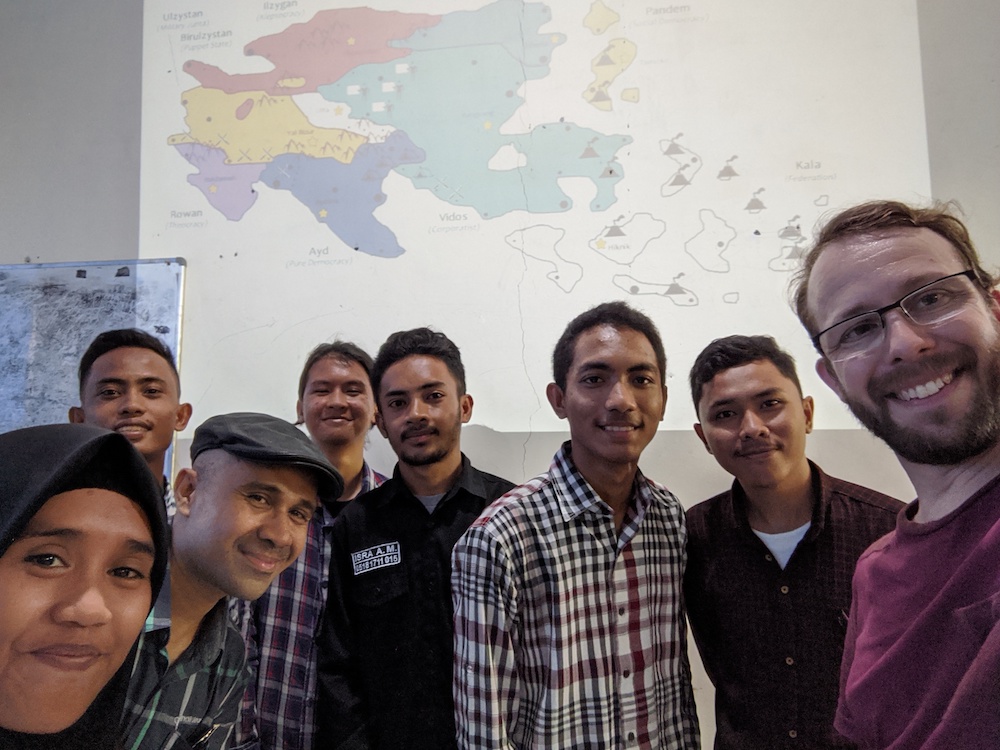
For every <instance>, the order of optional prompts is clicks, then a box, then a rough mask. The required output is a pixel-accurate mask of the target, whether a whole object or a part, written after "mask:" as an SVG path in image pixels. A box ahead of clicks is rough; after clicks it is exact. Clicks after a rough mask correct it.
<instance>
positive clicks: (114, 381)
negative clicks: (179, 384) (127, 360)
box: [94, 375, 167, 386]
mask: <svg viewBox="0 0 1000 750" xmlns="http://www.w3.org/2000/svg"><path fill="white" fill-rule="evenodd" d="M137 382H138V383H139V384H140V385H148V384H149V383H157V384H158V383H163V384H166V382H167V381H166V380H164V379H163V378H158V377H156V376H154V375H148V376H146V377H143V378H139V379H138V381H137ZM128 384H129V381H128V380H126V379H125V378H101V379H100V380H97V381H95V382H94V385H95V386H102V385H128Z"/></svg>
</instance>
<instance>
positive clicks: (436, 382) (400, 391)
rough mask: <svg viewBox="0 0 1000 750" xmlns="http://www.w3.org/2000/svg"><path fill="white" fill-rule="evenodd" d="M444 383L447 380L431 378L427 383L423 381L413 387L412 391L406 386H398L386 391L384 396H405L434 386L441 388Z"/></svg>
mask: <svg viewBox="0 0 1000 750" xmlns="http://www.w3.org/2000/svg"><path fill="white" fill-rule="evenodd" d="M444 385H445V382H444V381H443V380H431V381H428V382H426V383H422V384H421V385H418V386H417V387H416V388H413V389H412V390H410V391H408V390H406V389H405V388H397V389H395V390H392V391H386V393H385V395H384V396H383V397H382V398H388V397H389V396H405V395H406V394H407V393H414V392H417V391H427V390H430V389H432V388H441V387H443V386H444Z"/></svg>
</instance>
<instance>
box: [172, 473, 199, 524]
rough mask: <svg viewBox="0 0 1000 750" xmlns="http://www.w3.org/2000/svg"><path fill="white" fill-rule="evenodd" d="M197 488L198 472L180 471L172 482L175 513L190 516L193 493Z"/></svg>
mask: <svg viewBox="0 0 1000 750" xmlns="http://www.w3.org/2000/svg"><path fill="white" fill-rule="evenodd" d="M197 487H198V472H197V471H195V470H194V469H192V468H186V469H181V470H180V471H178V472H177V478H176V479H175V480H174V501H175V502H176V503H177V512H178V513H180V514H181V515H182V516H190V515H191V506H192V504H193V503H194V491H195V489H196V488H197Z"/></svg>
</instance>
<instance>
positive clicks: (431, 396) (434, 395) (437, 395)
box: [427, 391, 444, 401]
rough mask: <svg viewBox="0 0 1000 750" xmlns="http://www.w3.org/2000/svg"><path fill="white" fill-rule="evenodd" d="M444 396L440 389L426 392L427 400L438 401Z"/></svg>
mask: <svg viewBox="0 0 1000 750" xmlns="http://www.w3.org/2000/svg"><path fill="white" fill-rule="evenodd" d="M443 398H444V394H443V393H441V391H431V392H430V393H428V394H427V400H428V401H440V400H441V399H443Z"/></svg>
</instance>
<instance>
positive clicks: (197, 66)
mask: <svg viewBox="0 0 1000 750" xmlns="http://www.w3.org/2000/svg"><path fill="white" fill-rule="evenodd" d="M550 21H551V12H550V10H549V8H548V6H546V5H544V4H542V3H525V2H522V1H521V0H497V1H496V2H494V3H491V4H490V5H487V6H485V7H483V8H480V9H478V10H470V11H456V12H450V13H446V14H444V15H441V16H432V15H426V14H409V13H402V12H395V11H374V10H371V9H368V8H351V9H341V10H328V11H321V12H320V13H317V14H316V16H314V17H313V18H312V19H311V20H310V21H308V22H306V23H303V24H295V25H293V26H290V27H289V28H288V29H286V30H285V31H282V32H279V33H277V34H273V35H270V36H267V37H262V38H260V39H257V40H255V41H253V42H251V43H249V44H247V45H246V47H245V48H244V49H245V52H246V54H247V55H252V56H261V57H264V58H265V59H267V60H268V61H269V62H270V63H271V64H272V65H273V66H274V69H273V70H271V71H268V72H266V73H252V74H229V73H225V72H223V71H222V70H220V69H218V68H216V67H214V66H210V65H207V64H205V63H202V62H198V61H193V60H192V61H189V62H187V63H186V64H185V66H184V69H185V71H186V72H188V73H190V74H191V75H192V76H194V77H195V78H196V79H197V80H198V82H199V83H200V84H201V85H200V86H199V87H198V88H196V89H192V90H189V91H187V92H185V95H184V100H183V104H184V107H185V110H186V117H185V122H186V124H187V125H188V128H189V130H188V131H187V132H185V133H181V134H178V135H174V136H171V138H170V139H169V143H170V144H171V145H173V146H176V147H177V148H178V149H179V151H180V153H182V154H183V155H184V157H185V158H187V159H188V160H189V161H191V162H192V163H193V164H196V166H200V167H201V168H202V169H203V170H204V173H203V174H201V175H200V177H199V179H197V180H196V181H195V182H193V183H192V184H197V186H198V187H199V188H200V189H201V190H202V191H203V192H205V193H206V196H207V197H209V198H210V201H211V202H212V204H213V205H214V206H216V208H219V209H220V210H223V206H225V207H226V208H225V210H223V212H224V213H226V214H227V216H228V217H229V218H230V219H234V218H237V219H238V218H239V217H241V216H242V215H243V212H245V211H246V210H248V209H249V208H250V207H251V206H252V205H253V197H254V193H253V192H252V190H248V189H247V188H248V185H247V183H248V182H249V181H251V180H253V179H254V174H253V173H252V172H251V171H249V170H247V169H242V170H241V171H239V172H238V173H237V172H236V171H235V170H236V169H237V168H238V167H247V166H249V165H260V168H261V169H262V170H263V171H262V172H261V175H260V180H261V183H262V184H263V185H265V186H267V187H271V188H272V189H286V190H289V191H290V192H291V193H292V195H294V196H295V197H296V198H297V199H298V200H299V201H301V202H302V203H303V204H304V205H305V206H307V207H308V208H309V210H310V211H311V212H312V213H313V215H314V217H316V218H317V219H318V220H320V221H322V222H324V223H326V224H327V225H328V226H329V227H330V228H331V230H332V231H334V232H335V233H336V234H337V236H338V237H340V238H341V239H342V240H343V241H344V242H345V243H346V244H347V245H348V246H350V247H352V248H355V249H357V250H359V251H360V252H366V253H370V254H373V255H379V256H386V257H391V256H395V255H398V254H400V253H402V252H403V248H402V247H400V246H399V244H398V242H397V241H396V238H395V235H394V234H393V233H392V232H391V230H389V229H388V228H387V227H385V226H384V225H382V224H381V223H379V222H378V221H377V220H375V219H374V217H373V216H372V212H374V210H375V209H376V208H377V207H378V206H379V205H381V204H382V203H383V202H384V201H385V200H386V196H385V194H384V193H383V192H382V190H381V185H382V181H383V180H384V179H385V176H386V175H387V174H388V172H389V171H390V170H395V171H396V172H397V173H399V174H401V175H403V176H404V177H406V178H407V179H409V180H410V181H411V182H412V183H413V185H414V186H415V187H417V188H419V189H425V190H430V191H431V192H432V193H434V195H435V196H437V197H438V198H439V199H440V200H442V201H445V202H447V203H449V204H452V205H456V206H464V207H470V208H473V209H475V210H476V211H478V213H479V214H480V215H481V216H482V217H483V218H487V219H489V218H494V217H497V216H501V215H503V214H506V213H509V212H510V211H515V210H523V211H528V212H532V213H559V212H563V211H568V210H569V209H570V208H572V205H573V203H572V199H571V198H570V197H569V195H567V194H566V193H565V192H564V191H563V190H562V189H561V188H560V187H559V180H561V179H564V178H569V177H578V178H579V177H582V178H585V179H588V180H590V181H591V182H592V183H593V185H594V186H595V190H596V194H595V196H594V198H593V199H592V200H591V201H590V209H591V210H592V211H603V210H605V209H607V208H608V207H609V206H611V205H612V204H613V203H614V202H615V201H616V200H617V197H616V195H615V186H616V185H617V184H618V182H620V181H621V179H622V178H623V176H624V175H623V171H622V167H621V164H620V163H619V162H618V161H617V159H616V155H617V153H618V151H619V150H620V149H621V148H623V147H625V146H627V145H628V144H629V143H631V142H632V138H631V137H630V136H627V135H606V134H603V133H600V132H597V131H595V130H593V129H590V128H584V127H581V126H579V125H576V124H574V123H571V122H552V123H545V124H540V125H537V126H535V127H533V128H532V129H531V130H530V131H529V132H526V133H513V134H504V133H502V132H501V126H502V125H504V123H506V122H507V121H508V120H510V118H511V117H512V116H513V115H514V113H515V112H516V111H517V109H518V108H519V107H520V106H521V105H522V104H524V99H523V97H522V95H521V93H519V92H520V91H521V87H522V86H523V85H524V84H525V83H526V82H527V81H529V80H535V79H540V78H544V77H545V76H547V75H549V73H550V70H551V61H552V54H553V51H554V50H555V49H556V48H557V47H559V46H560V45H561V44H563V43H564V42H565V41H566V37H565V36H564V35H563V34H559V33H549V32H542V31H541V27H542V26H543V25H545V24H546V23H549V22H550ZM314 91H315V92H318V93H319V94H320V95H321V96H322V97H323V98H325V99H327V100H329V101H330V102H332V103H333V104H332V105H331V106H332V108H333V109H335V110H338V109H342V110H344V111H345V112H346V111H347V110H348V109H349V119H350V122H351V123H354V124H350V125H348V126H347V129H344V128H341V129H339V130H338V129H330V128H320V127H317V126H316V125H314V124H312V123H309V122H308V121H307V118H305V115H304V113H303V112H302V110H301V109H300V108H299V107H298V105H297V104H295V100H294V99H293V98H292V94H296V93H305V92H314ZM345 116H346V115H345ZM363 121H368V123H369V125H370V124H372V123H373V124H374V125H376V126H381V127H382V128H383V129H384V128H386V127H387V128H392V129H394V133H395V134H396V135H397V136H399V137H390V138H389V139H388V140H386V141H385V142H384V143H379V140H380V139H376V138H372V139H371V141H372V142H368V136H366V135H364V134H363V133H362V132H361V131H362V130H363V128H362V127H360V124H361V123H362V122H363ZM369 130H370V127H369ZM201 147H204V148H201ZM386 148H388V149H389V150H388V151H386ZM209 149H210V150H209ZM219 150H221V151H223V152H225V159H224V160H223V159H221V158H220V157H219V156H218V153H219ZM372 154H379V156H378V158H377V159H375V162H374V163H376V164H377V165H378V169H373V168H372V162H370V159H371V157H372ZM359 159H361V161H360V162H359V163H358V164H357V165H355V164H354V162H355V161H357V160H359ZM196 162H200V163H196ZM209 163H210V169H208V168H207V167H208V166H209ZM230 168H231V169H233V170H234V171H233V174H232V176H231V178H230V179H228V180H227V177H229V175H227V173H226V172H227V169H230ZM209 172H210V174H209ZM282 176H284V178H282ZM352 181H353V182H352ZM225 182H229V183H231V184H232V188H231V189H230V190H227V191H225V193H226V194H225V196H221V195H220V196H218V198H216V193H215V192H212V191H220V190H221V187H220V185H222V183H225ZM237 186H239V188H238V189H237ZM352 190H353V191H355V192H356V195H352V196H351V199H350V201H348V202H349V203H350V206H349V209H350V210H346V208H345V207H346V206H347V204H348V202H345V201H347V199H346V194H347V193H350V192H351V191H352ZM234 191H235V192H234ZM331 195H333V196H334V197H333V198H331V197H330V196H331ZM320 196H322V200H321V199H320ZM349 222H355V223H357V224H358V227H359V228H358V229H357V230H355V229H352V228H351V227H349V226H348V223H349Z"/></svg>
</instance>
